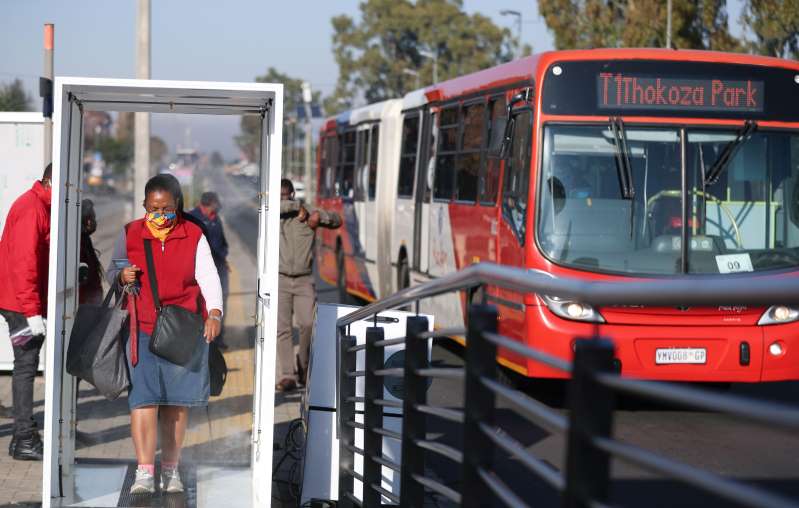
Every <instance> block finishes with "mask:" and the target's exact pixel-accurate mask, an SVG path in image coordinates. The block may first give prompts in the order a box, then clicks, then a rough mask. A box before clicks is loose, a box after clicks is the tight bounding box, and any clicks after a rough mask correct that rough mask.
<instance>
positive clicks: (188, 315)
mask: <svg viewBox="0 0 799 508" xmlns="http://www.w3.org/2000/svg"><path fill="white" fill-rule="evenodd" d="M144 254H145V257H146V258H147V276H148V278H149V279H150V290H151V291H152V293H153V302H154V303H155V312H156V319H155V327H154V328H153V334H152V335H151V336H150V351H151V352H152V353H153V354H156V355H158V356H160V357H161V358H164V359H166V360H169V361H170V362H172V363H176V364H178V365H184V366H185V365H186V364H188V363H189V362H190V361H191V359H192V357H193V356H194V351H195V350H196V349H197V348H198V347H200V346H202V345H203V344H204V343H205V338H203V327H204V323H203V317H202V314H200V313H199V302H198V305H197V306H198V312H192V311H190V310H186V309H184V308H183V307H180V306H178V305H165V306H162V305H161V299H160V298H158V281H157V280H156V277H155V263H153V251H152V247H151V246H150V240H144Z"/></svg>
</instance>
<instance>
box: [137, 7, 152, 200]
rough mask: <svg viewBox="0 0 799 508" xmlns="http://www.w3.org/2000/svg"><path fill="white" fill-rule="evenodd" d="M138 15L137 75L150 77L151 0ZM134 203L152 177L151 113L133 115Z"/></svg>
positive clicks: (139, 198)
mask: <svg viewBox="0 0 799 508" xmlns="http://www.w3.org/2000/svg"><path fill="white" fill-rule="evenodd" d="M136 14H137V16H136V77H137V78H139V79H150V0H139V3H138V10H137V13H136ZM133 118H134V120H133V129H134V152H133V168H134V169H133V174H134V178H133V203H134V205H133V206H134V210H135V209H136V203H137V201H138V200H141V199H142V196H143V195H144V186H145V184H146V183H147V180H149V179H150V114H149V113H143V112H136V113H134V115H133Z"/></svg>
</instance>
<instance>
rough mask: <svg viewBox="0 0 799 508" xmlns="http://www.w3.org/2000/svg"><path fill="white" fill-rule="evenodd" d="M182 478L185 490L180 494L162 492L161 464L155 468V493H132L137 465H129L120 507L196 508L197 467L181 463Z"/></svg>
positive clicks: (121, 493)
mask: <svg viewBox="0 0 799 508" xmlns="http://www.w3.org/2000/svg"><path fill="white" fill-rule="evenodd" d="M179 469H180V478H181V480H182V481H183V487H184V488H185V491H184V492H182V493H179V494H167V493H166V492H161V489H160V485H159V480H160V478H161V466H160V465H157V466H156V469H155V478H156V491H155V493H154V494H135V495H134V494H131V493H130V488H131V486H133V482H134V480H135V479H136V465H135V464H130V465H128V471H127V473H126V474H125V481H124V483H123V484H122V491H121V492H120V493H119V503H117V506H118V507H124V508H134V507H137V508H138V507H150V508H156V507H157V508H196V506H197V469H196V468H195V467H194V466H193V465H191V464H181V465H180V467H179Z"/></svg>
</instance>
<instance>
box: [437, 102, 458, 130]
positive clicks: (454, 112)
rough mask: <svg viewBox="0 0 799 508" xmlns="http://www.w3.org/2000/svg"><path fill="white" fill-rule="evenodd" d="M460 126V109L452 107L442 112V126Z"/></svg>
mask: <svg viewBox="0 0 799 508" xmlns="http://www.w3.org/2000/svg"><path fill="white" fill-rule="evenodd" d="M457 124H458V107H457V106H455V107H451V108H446V109H442V110H441V126H442V127H444V126H447V125H457Z"/></svg>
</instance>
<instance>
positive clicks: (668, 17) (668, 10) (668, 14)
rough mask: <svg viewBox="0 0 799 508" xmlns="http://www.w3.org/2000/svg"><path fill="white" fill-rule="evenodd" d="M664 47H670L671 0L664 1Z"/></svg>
mask: <svg viewBox="0 0 799 508" xmlns="http://www.w3.org/2000/svg"><path fill="white" fill-rule="evenodd" d="M666 48H668V49H671V0H668V2H666Z"/></svg>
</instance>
